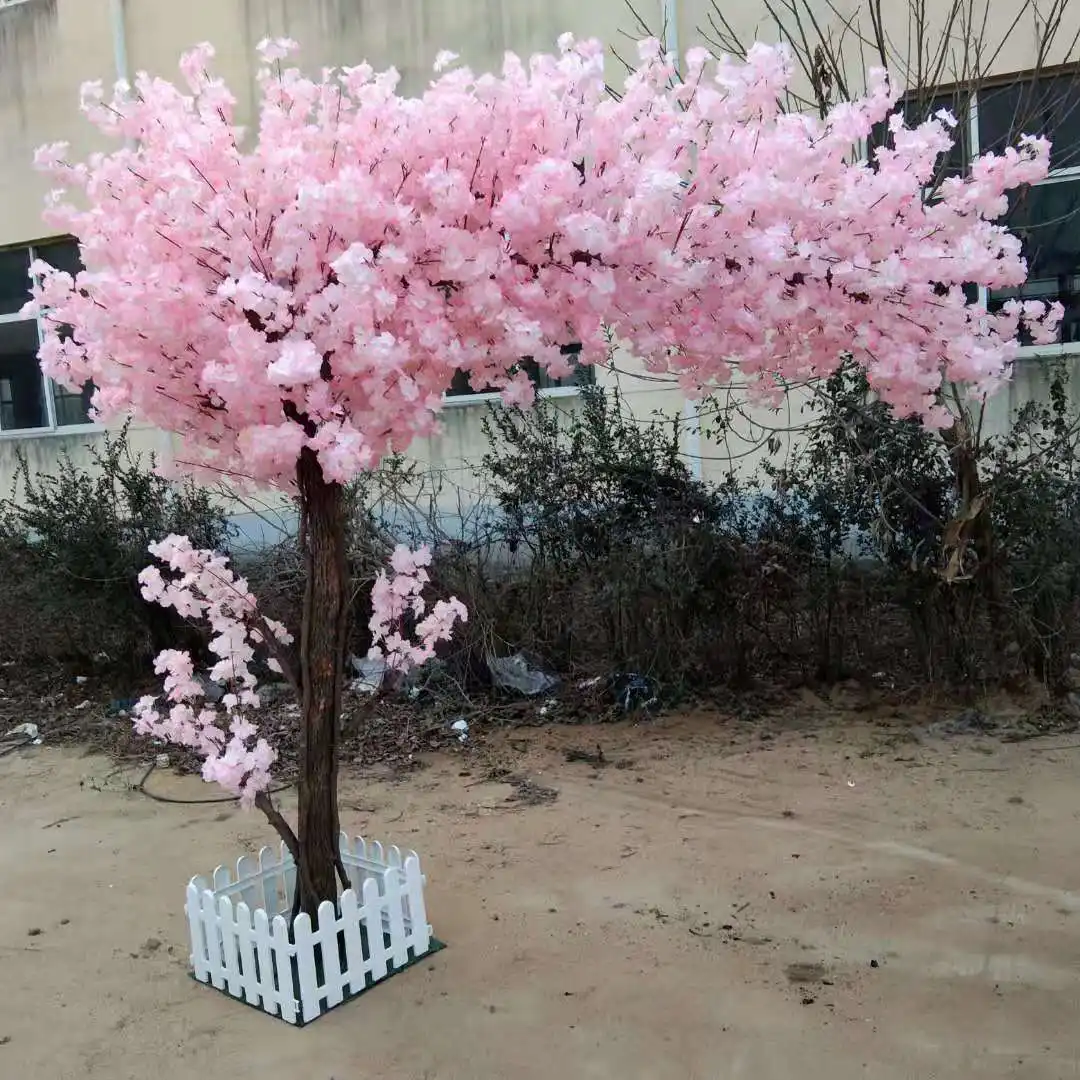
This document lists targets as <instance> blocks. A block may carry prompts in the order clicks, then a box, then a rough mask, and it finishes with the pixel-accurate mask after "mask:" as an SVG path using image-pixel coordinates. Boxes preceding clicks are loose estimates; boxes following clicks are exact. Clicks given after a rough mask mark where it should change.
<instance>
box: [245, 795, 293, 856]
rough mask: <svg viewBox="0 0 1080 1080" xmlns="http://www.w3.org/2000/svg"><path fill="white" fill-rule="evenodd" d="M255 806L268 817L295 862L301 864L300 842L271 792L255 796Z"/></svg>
mask: <svg viewBox="0 0 1080 1080" xmlns="http://www.w3.org/2000/svg"><path fill="white" fill-rule="evenodd" d="M255 806H256V807H257V808H258V809H259V810H261V811H262V812H263V813H264V814H265V815H266V820H267V821H269V822H270V824H271V825H272V826H273V829H274V832H276V833H277V834H278V836H280V837H281V840H282V843H284V845H285V847H286V848H287V849H288V851H289V854H290V855H291V856H292V857H293V862H299V861H300V842H299V841H298V840H297V839H296V833H294V832H293V829H292V826H291V825H290V824H289V823H288V822H287V821H286V820H285V816H284V815H283V814H282V812H281V811H280V810H279V809H278V808H277V807H276V806H275V805H274V800H273V799H271V798H270V794H269V792H266V791H260V792H259V793H258V794H257V795H256V796H255Z"/></svg>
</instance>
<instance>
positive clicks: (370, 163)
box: [27, 36, 1060, 485]
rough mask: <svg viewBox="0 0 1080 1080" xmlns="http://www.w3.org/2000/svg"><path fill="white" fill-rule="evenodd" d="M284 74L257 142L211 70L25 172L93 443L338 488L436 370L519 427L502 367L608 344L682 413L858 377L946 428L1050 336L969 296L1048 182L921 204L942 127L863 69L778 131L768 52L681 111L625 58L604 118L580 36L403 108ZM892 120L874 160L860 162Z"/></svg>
mask: <svg viewBox="0 0 1080 1080" xmlns="http://www.w3.org/2000/svg"><path fill="white" fill-rule="evenodd" d="M294 48H295V46H294V43H292V42H289V41H276V42H265V43H264V44H263V46H262V57H263V62H264V63H263V67H262V69H261V72H260V74H259V85H260V87H261V115H260V118H259V130H258V138H257V140H255V141H254V142H249V141H247V140H246V139H245V136H244V133H243V131H242V130H241V128H240V127H238V126H237V125H236V123H235V122H234V118H233V115H234V107H235V99H234V97H233V95H232V94H231V92H230V91H229V90H228V88H227V87H226V86H225V85H224V83H223V82H222V80H221V79H220V78H218V77H216V76H215V75H214V74H213V73H212V71H211V68H210V62H211V58H212V56H213V49H212V48H211V47H210V46H209V45H203V46H200V47H199V48H197V49H196V50H194V51H193V52H191V53H189V54H188V55H187V56H185V57H184V59H183V61H182V64H181V70H182V74H183V80H184V85H183V86H181V87H178V86H175V85H173V84H171V83H169V82H167V81H164V80H162V79H157V78H152V77H150V76H149V75H146V74H140V75H139V76H138V77H137V79H136V81H135V86H134V88H128V87H127V86H125V85H123V84H120V85H119V86H118V87H117V89H116V92H115V94H114V95H113V96H112V97H111V99H107V98H106V95H105V93H104V91H103V89H102V87H101V86H100V85H94V84H91V85H88V86H87V87H85V88H84V94H83V109H84V111H85V113H86V115H87V116H88V117H89V119H90V120H91V121H92V122H93V123H94V124H95V125H96V126H97V127H98V128H99V129H100V130H101V131H103V132H104V133H106V134H107V135H110V136H113V137H115V138H116V139H117V140H124V143H125V145H124V146H123V147H122V148H119V149H116V150H115V151H113V152H112V153H108V154H100V155H95V156H94V157H93V158H91V159H90V160H89V162H87V163H72V162H70V161H68V159H67V147H66V146H63V145H54V146H49V147H44V148H42V150H41V151H39V154H38V158H37V161H38V164H39V166H40V167H41V168H42V169H43V170H44V171H46V172H47V173H48V174H49V175H50V176H51V177H52V179H53V180H54V181H55V183H56V185H57V189H56V191H55V192H54V195H53V196H52V198H51V202H50V207H49V209H48V210H47V212H46V219H47V221H48V222H49V224H50V225H51V226H52V227H53V228H54V229H55V230H56V231H58V232H66V233H70V234H73V235H75V236H76V237H78V239H79V241H80V243H81V245H82V253H83V259H84V262H85V264H86V270H85V271H84V272H82V273H80V274H79V275H78V279H77V280H73V279H72V277H71V276H70V275H69V274H66V273H63V272H60V271H55V270H52V269H51V268H49V267H46V266H44V265H42V264H40V263H39V264H37V265H36V266H35V268H34V271H35V273H36V274H39V275H40V283H39V284H38V285H37V286H36V289H35V300H34V301H33V303H32V304H31V305H30V306H29V308H28V309H27V310H28V311H29V312H38V313H41V312H45V313H46V318H47V319H48V322H49V327H50V329H49V332H48V333H47V335H46V340H45V342H44V345H43V348H42V353H41V356H42V363H43V366H44V368H45V370H46V372H47V373H48V374H49V375H51V376H53V377H55V378H57V379H58V380H60V381H61V382H63V383H65V384H66V385H70V386H79V385H82V384H83V383H84V381H85V380H87V379H92V380H93V382H94V384H95V386H96V387H97V391H96V394H95V399H94V401H95V408H96V409H97V411H98V413H99V414H100V415H102V416H103V417H110V416H112V415H115V414H118V413H120V412H123V411H125V410H128V409H130V410H133V411H134V412H135V413H136V414H137V415H138V416H140V417H141V418H142V419H144V420H147V421H149V422H152V423H154V424H157V425H159V426H161V427H164V428H167V429H169V430H171V431H176V432H179V433H180V434H181V435H183V436H184V437H186V439H187V441H188V442H189V444H190V446H191V449H192V456H197V455H198V454H201V455H202V458H203V459H204V461H205V463H206V464H209V465H211V466H213V467H215V468H216V469H219V470H222V469H223V470H225V471H226V472H229V473H232V474H234V475H238V476H248V477H252V478H254V479H257V480H262V481H271V482H275V483H279V484H282V485H289V484H291V483H292V482H293V477H294V474H295V466H296V460H297V455H298V454H299V453H300V452H301V450H302V449H303V448H304V447H310V448H312V449H314V450H315V451H316V452H317V454H318V456H319V461H320V464H321V466H322V469H323V472H324V474H325V476H326V478H327V479H328V480H331V481H346V480H348V479H350V478H351V477H353V476H355V475H356V474H357V473H358V472H359V471H361V470H364V469H367V468H369V467H371V466H372V465H373V464H374V463H376V462H377V461H378V460H379V459H380V458H381V457H382V456H383V455H384V454H385V453H386V452H387V450H388V449H390V448H393V447H396V448H397V449H399V450H400V449H404V448H405V447H406V446H407V445H408V443H409V442H410V441H411V440H412V439H413V437H414V436H416V435H419V434H424V433H427V432H430V431H432V430H433V429H434V427H435V425H436V421H437V416H438V413H439V411H440V409H441V408H442V394H443V391H444V390H445V389H446V388H447V387H448V386H449V384H450V382H451V379H452V378H453V376H454V373H455V371H458V370H464V371H466V372H468V373H469V375H470V377H471V379H472V383H473V385H474V386H478V387H479V386H488V385H498V386H502V387H505V393H506V396H507V399H508V400H511V401H514V402H518V403H522V404H526V403H528V402H529V400H530V399H531V395H532V387H531V385H530V383H529V381H528V379H527V378H526V377H525V376H524V375H522V374H517V375H514V376H511V375H509V374H508V372H509V370H510V369H511V367H512V366H513V365H514V364H516V363H517V362H518V361H519V360H520V358H521V357H524V356H532V357H534V358H536V360H537V361H538V362H539V363H540V364H541V365H542V366H543V367H544V368H546V369H547V371H548V372H549V373H550V374H551V375H554V376H560V375H566V374H567V373H568V363H569V361H568V359H567V357H566V356H564V355H563V354H562V353H561V352H560V346H564V345H567V344H571V343H580V345H581V352H580V357H579V358H580V360H581V361H582V362H584V363H597V362H602V361H603V360H604V359H605V358H606V357H607V355H608V351H609V340H610V337H609V335H614V339H615V340H617V341H619V342H620V343H621V344H623V345H625V346H626V347H627V348H628V349H629V350H631V351H632V352H634V353H636V354H637V355H638V356H640V357H642V358H643V360H644V361H645V362H646V363H647V364H648V366H649V367H650V368H651V369H652V370H654V371H657V372H670V373H675V374H676V375H678V377H679V379H680V382H681V384H682V385H683V387H684V388H685V390H686V391H687V392H688V393H691V394H697V393H699V392H702V391H707V390H708V389H709V388H710V387H712V386H714V385H715V384H718V383H722V382H724V381H725V380H727V379H728V378H729V377H730V375H731V373H732V371H733V370H735V369H738V370H739V371H741V372H742V373H744V374H745V375H747V376H748V377H749V378H751V380H754V379H757V380H760V383H761V384H762V385H763V386H765V387H766V388H767V387H768V386H769V385H770V384H771V383H773V382H774V381H775V380H776V378H777V377H782V378H784V379H788V380H801V379H805V378H808V377H813V376H816V375H824V374H827V373H829V372H831V371H833V370H834V369H835V368H836V367H837V365H838V363H839V360H840V357H841V356H843V355H845V354H849V353H850V354H852V355H854V357H855V358H856V359H857V361H858V362H859V363H861V364H862V365H864V366H865V368H866V370H867V372H868V374H869V378H870V381H871V383H872V384H873V385H874V387H875V388H876V389H877V390H878V391H879V392H880V394H881V395H882V396H883V397H884V398H885V399H886V400H888V401H890V402H892V403H893V404H894V405H895V406H896V407H897V408H898V409H900V410H901V411H902V412H908V411H911V412H916V413H919V414H921V415H923V416H924V417H926V418H928V419H929V420H931V421H941V420H942V416H941V413H940V411H939V410H938V409H937V408H936V406H935V400H936V398H935V395H936V393H937V391H938V389H939V387H940V385H941V382H942V379H943V378H948V379H953V380H958V381H963V382H971V383H975V384H977V385H979V386H984V385H985V386H989V385H991V384H992V383H993V382H994V381H995V380H998V379H1000V378H1001V377H1002V376H1003V375H1004V374H1005V373H1006V372H1007V370H1008V367H1009V364H1010V362H1011V360H1012V359H1013V357H1014V355H1015V353H1016V349H1017V343H1016V340H1015V339H1016V334H1017V331H1018V327H1019V325H1020V323H1021V321H1024V322H1026V323H1028V324H1029V325H1030V326H1031V328H1032V330H1033V332H1034V333H1035V334H1036V336H1037V337H1039V338H1041V339H1049V338H1050V337H1051V336H1052V335H1053V333H1054V326H1055V323H1056V321H1057V319H1058V318H1059V315H1060V312H1059V310H1058V309H1057V308H1054V309H1051V310H1049V311H1047V310H1046V309H1044V307H1043V306H1042V305H1040V304H1037V303H1026V304H1020V303H1012V304H1009V305H1007V306H1006V307H1005V309H1004V310H1003V311H1001V312H998V313H990V312H988V311H987V310H986V308H985V306H984V305H982V304H979V303H969V302H968V301H967V299H966V298H965V295H964V291H963V287H964V285H965V284H969V283H973V284H978V285H985V286H1001V287H1005V286H1009V287H1012V286H1016V285H1019V284H1020V283H1022V282H1023V281H1024V279H1025V276H1026V272H1027V270H1026V266H1025V263H1024V260H1023V258H1022V257H1021V252H1020V242H1019V240H1017V238H1016V237H1014V236H1013V235H1011V234H1010V233H1009V232H1008V231H1007V230H1006V229H1005V228H1004V227H1003V226H1001V225H999V224H997V223H996V219H997V218H998V217H999V216H1000V215H1001V214H1002V213H1003V212H1004V210H1005V208H1006V193H1007V192H1008V191H1009V190H1010V189H1011V188H1013V187H1016V186H1018V185H1021V184H1025V183H1029V182H1031V181H1034V180H1038V179H1039V178H1041V177H1042V176H1044V175H1045V173H1046V170H1047V167H1048V145H1047V143H1046V142H1045V140H1041V139H1037V138H1025V139H1024V140H1022V141H1021V143H1020V145H1019V146H1018V147H1016V148H1009V149H1006V150H1005V151H1004V152H1003V153H1001V154H997V155H993V154H990V155H986V156H984V157H982V158H980V159H978V160H977V161H976V162H975V163H974V165H973V167H972V169H971V172H970V175H969V176H967V177H965V178H962V179H950V180H947V181H946V182H945V183H944V184H943V185H942V187H941V189H940V192H939V193H938V196H937V197H935V198H934V199H933V200H930V201H927V200H926V199H924V197H923V187H924V186H925V185H926V184H927V183H928V182H929V180H930V178H931V176H932V175H933V173H934V166H935V163H936V161H937V160H938V158H939V157H940V155H941V154H942V153H944V152H945V151H947V149H948V148H949V146H950V144H951V142H952V135H951V134H950V128H951V127H952V126H953V119H952V118H951V117H949V116H948V115H947V114H939V116H938V117H936V118H934V119H932V120H930V121H928V122H926V123H924V124H922V125H920V126H918V127H915V128H908V127H906V126H905V123H904V120H903V118H902V116H901V115H900V114H899V113H895V112H894V111H893V110H894V106H895V99H896V94H895V92H894V91H893V90H892V89H891V88H890V86H889V84H888V82H887V81H886V79H885V76H884V74H882V73H876V74H874V75H873V76H872V78H871V88H870V92H869V93H868V95H867V96H866V97H865V98H864V99H863V100H860V101H856V102H854V103H850V104H841V105H837V106H836V107H835V108H833V109H832V111H831V112H830V113H829V115H828V116H827V117H825V118H824V119H823V120H822V119H818V118H816V117H811V116H805V115H792V114H786V113H784V112H782V111H781V109H780V107H779V106H778V104H777V103H778V101H779V100H782V98H783V91H784V88H785V87H786V86H787V84H788V82H789V80H790V78H791V76H792V61H791V57H790V55H789V53H788V52H787V51H785V50H784V49H775V48H767V47H764V46H755V47H754V48H752V49H751V50H750V53H749V56H748V59H747V61H746V63H735V62H733V61H731V60H729V59H721V60H718V61H717V60H715V59H713V58H712V57H711V56H710V55H709V54H708V53H707V52H706V51H705V50H703V49H692V50H691V51H690V52H689V53H688V55H687V58H686V66H685V69H684V80H683V81H682V82H681V83H680V82H678V81H677V80H674V79H673V78H672V75H673V68H672V66H671V63H670V61H669V60H668V58H666V57H665V56H664V55H663V53H662V49H661V47H660V46H659V44H658V43H657V42H656V41H645V42H642V44H641V46H640V64H639V67H638V70H637V71H636V72H634V73H633V74H631V75H630V76H629V77H628V78H627V80H626V82H625V85H624V86H623V87H622V89H621V92H620V94H619V95H618V96H613V95H611V94H609V93H608V91H607V87H606V84H605V78H604V50H603V47H602V45H601V44H599V43H598V42H595V41H587V42H577V41H575V40H574V39H573V38H572V37H570V36H565V37H563V38H562V39H560V42H559V49H560V51H559V53H558V55H554V56H551V55H540V56H534V57H532V59H531V60H529V61H528V62H523V61H522V60H520V59H519V58H518V57H516V56H513V55H510V56H508V57H507V58H506V61H505V63H504V65H503V69H502V72H501V73H500V74H475V73H473V72H472V71H470V70H468V69H467V68H463V67H462V68H455V67H453V66H450V65H452V64H453V57H452V56H450V55H448V54H440V56H439V57H438V68H439V69H446V70H441V73H440V74H437V76H436V78H435V79H434V81H433V82H432V83H431V84H430V86H429V87H428V89H427V90H426V91H425V92H424V93H423V95H422V96H420V97H417V98H409V97H403V96H401V95H399V94H398V93H397V83H398V75H397V73H396V72H395V71H393V70H389V71H384V72H380V73H377V72H375V71H374V70H373V69H372V68H371V67H370V66H369V65H367V64H359V65H357V66H355V67H350V68H345V69H342V70H327V71H325V72H324V73H323V74H322V76H321V77H320V78H319V79H317V80H312V79H309V78H307V77H305V76H304V75H303V74H302V73H301V72H300V71H299V70H297V69H295V68H292V67H287V66H285V61H286V58H287V57H288V56H289V55H290V54H291V53H292V52H293V51H294ZM890 114H891V115H890ZM887 118H888V123H889V125H890V127H891V128H892V131H893V134H894V140H893V141H894V144H895V145H894V148H892V149H882V150H879V151H877V153H876V155H875V160H874V161H873V162H863V161H858V160H855V158H854V155H853V153H852V147H853V146H854V145H857V144H858V143H859V142H860V140H862V139H863V138H864V137H865V136H867V135H868V133H869V132H870V130H871V127H872V125H874V124H875V123H877V122H880V121H884V120H886V119H887ZM68 189H75V192H76V197H75V198H73V199H71V200H70V201H69V200H68V198H67V194H66V191H67V190H68ZM65 326H71V327H72V328H73V332H72V333H71V334H70V335H67V334H66V333H63V332H62V328H63V327H65Z"/></svg>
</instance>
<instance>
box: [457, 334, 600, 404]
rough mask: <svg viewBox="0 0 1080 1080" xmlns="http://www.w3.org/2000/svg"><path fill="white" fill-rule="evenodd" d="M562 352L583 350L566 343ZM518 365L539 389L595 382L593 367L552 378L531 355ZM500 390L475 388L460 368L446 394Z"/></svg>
mask: <svg viewBox="0 0 1080 1080" xmlns="http://www.w3.org/2000/svg"><path fill="white" fill-rule="evenodd" d="M561 352H562V354H563V356H576V355H577V354H578V353H579V352H581V346H580V345H564V346H563V347H562V350H561ZM517 367H518V368H519V369H520V370H522V371H525V372H527V373H528V375H529V378H530V379H532V381H533V384H534V385H535V386H536V388H537V389H538V390H551V389H553V388H554V387H557V386H581V385H583V384H591V383H592V382H593V369H592V367H579V368H577V369H576V370H575V371H574V373H573V374H572V375H569V376H567V378H565V379H555V378H552V377H551V376H550V375H549V374H548V373H547V370H546V369H543V370H541V368H540V365H539V364H538V363H537V362H536V361H535V360H533V359H532V357H531V356H526V357H525V358H524V359H523V360H521V362H520V363H519V364H518V365H517ZM499 392H500V391H499V388H498V387H497V386H487V387H484V389H482V390H474V389H473V388H472V386H471V385H470V383H469V375H468V372H465V371H460V370H458V371H455V372H454V378H453V379H452V380H451V382H450V387H449V389H448V390H447V391H446V396H447V397H467V396H469V395H470V394H497V393H499Z"/></svg>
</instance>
